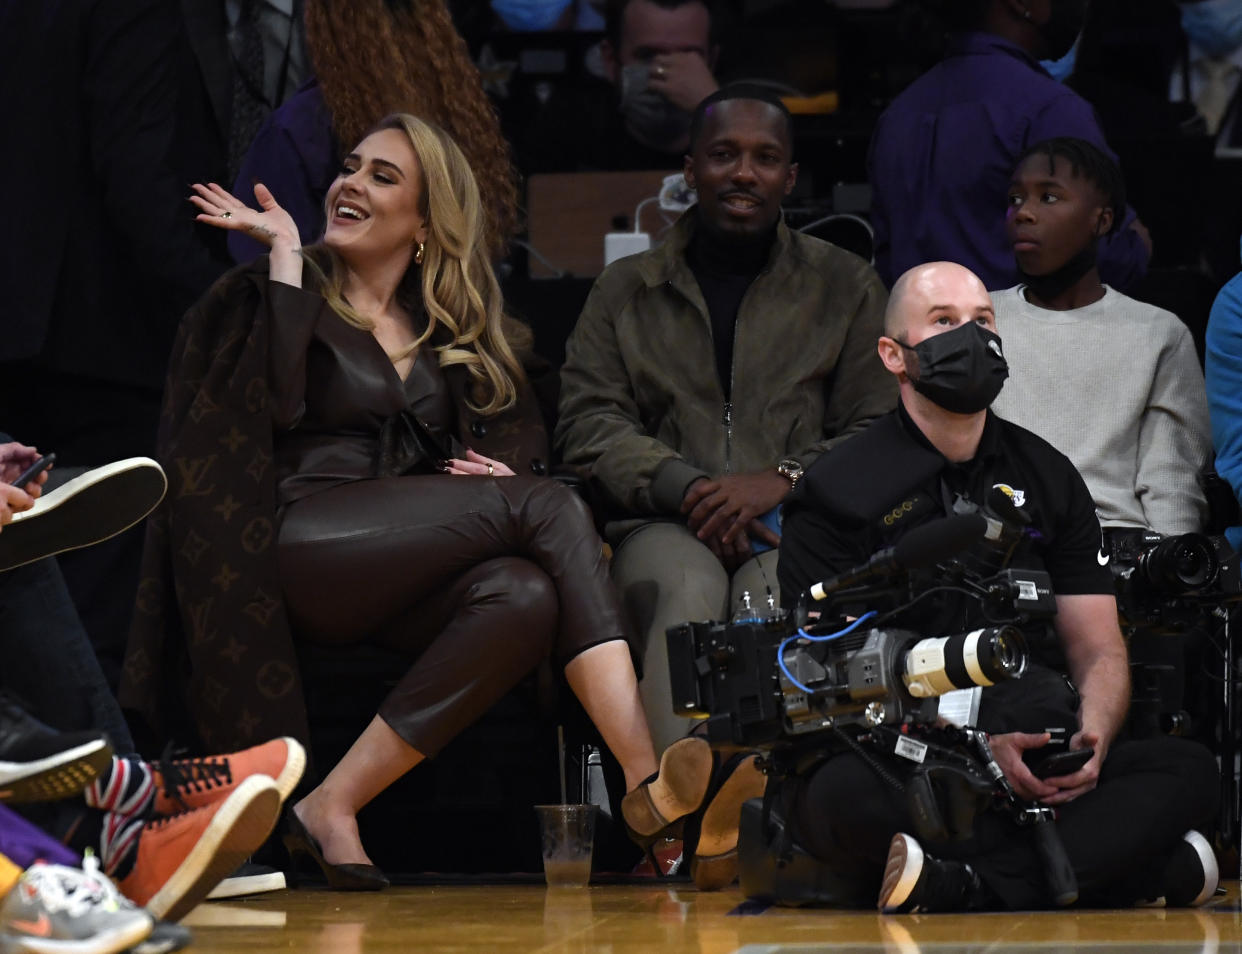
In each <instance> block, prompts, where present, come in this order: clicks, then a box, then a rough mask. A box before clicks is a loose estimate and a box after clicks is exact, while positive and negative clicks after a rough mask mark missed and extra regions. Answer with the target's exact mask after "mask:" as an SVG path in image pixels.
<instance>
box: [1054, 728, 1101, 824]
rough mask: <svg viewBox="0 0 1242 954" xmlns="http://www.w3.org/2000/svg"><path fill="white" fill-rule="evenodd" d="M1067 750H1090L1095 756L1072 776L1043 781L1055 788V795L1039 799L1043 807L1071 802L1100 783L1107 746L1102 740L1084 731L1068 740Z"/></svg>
mask: <svg viewBox="0 0 1242 954" xmlns="http://www.w3.org/2000/svg"><path fill="white" fill-rule="evenodd" d="M1069 748H1070V751H1071V752H1072V751H1074V750H1075V749H1085V748H1092V749H1095V754H1094V755H1093V756H1091V761H1090V762H1088V763H1087V764H1086V765H1084V766H1083V767H1082V768H1080V769H1079V770H1078V771H1077V772H1075V773H1074V774H1072V775H1061V776H1058V777H1056V778H1049V779H1045V780H1044V781H1046V782H1047V783H1048V784H1049V785H1055V786H1056V788H1057V791H1056V794H1054V795H1049V796H1047V797H1044V798H1041V799H1040V801H1042V802H1043V803H1044V804H1045V805H1064V804H1065V803H1066V802H1072V801H1073V800H1074V799H1076V798H1077V797H1078V796H1079V795H1086V794H1087V792H1089V791H1091V790H1092V789H1093V788H1095V787H1096V786H1097V785H1098V784H1099V783H1100V766H1101V765H1103V764H1104V757H1105V756H1106V755H1107V754H1108V746H1106V745H1105V744H1104V740H1103V739H1102V738H1101V737H1100V736H1099V735H1098V734H1097V733H1095V732H1089V731H1085V730H1084V731H1081V732H1077V733H1075V734H1074V737H1073V738H1072V739H1070V744H1069Z"/></svg>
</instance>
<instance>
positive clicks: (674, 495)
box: [651, 457, 708, 513]
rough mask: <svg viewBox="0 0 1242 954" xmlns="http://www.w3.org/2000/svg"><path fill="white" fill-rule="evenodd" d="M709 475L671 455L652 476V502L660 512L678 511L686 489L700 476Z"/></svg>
mask: <svg viewBox="0 0 1242 954" xmlns="http://www.w3.org/2000/svg"><path fill="white" fill-rule="evenodd" d="M707 476H708V474H706V473H704V472H703V471H701V470H699V469H698V468H697V467H691V466H690V465H689V464H687V463H686V462H685V461H684V460H682V459H681V458H680V457H670V458H669V459H668V460H666V461H664V462H663V463H662V464H660V466H659V467H657V468H656V472H655V476H654V477H652V478H651V503H652V504H653V505H654V506H655V508H656V510H658V511H659V512H660V513H677V511H678V510H680V509H681V502H682V500H684V499H685V496H686V489H687V488H688V487H689V486H690V485H691V484H692V483H694V482H695V481H696V480H698V479H699V478H700V477H707Z"/></svg>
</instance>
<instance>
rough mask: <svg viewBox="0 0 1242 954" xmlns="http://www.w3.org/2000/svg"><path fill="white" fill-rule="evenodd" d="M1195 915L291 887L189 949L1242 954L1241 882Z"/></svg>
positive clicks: (726, 895)
mask: <svg viewBox="0 0 1242 954" xmlns="http://www.w3.org/2000/svg"><path fill="white" fill-rule="evenodd" d="M1226 887H1227V888H1228V892H1229V893H1228V895H1227V896H1225V897H1223V898H1219V899H1217V900H1216V901H1215V902H1213V903H1212V904H1210V905H1209V906H1208V907H1205V908H1201V909H1196V910H1184V909H1183V910H1172V909H1170V910H1165V909H1159V908H1138V909H1129V910H1124V911H1072V912H1038V913H1025V914H970V915H957V914H952V915H949V914H940V915H903V916H881V915H878V914H876V913H875V912H855V911H850V912H845V911H832V910H825V909H800V910H799V909H791V908H766V909H764V908H762V907H761V906H758V905H754V904H747V903H745V901H744V899H743V898H742V896H741V894H740V893H739V892H738V890H737V888H736V887H735V888H733V889H731V890H728V891H723V892H718V893H714V894H700V893H699V892H697V891H696V890H695V889H694V887H693V885H689V884H684V885H683V884H677V885H675V886H671V885H658V884H652V885H622V886H611V885H603V886H592V887H590V888H558V889H548V888H545V887H544V886H542V885H535V884H518V885H512V884H510V885H500V886H487V885H451V886H418V887H395V888H390V889H389V890H387V891H384V892H382V893H379V894H343V893H332V892H327V891H313V890H291V891H281V892H277V893H273V894H268V895H262V896H258V897H254V898H249V899H244V900H237V899H231V900H228V901H221V902H208V903H206V904H203V905H200V906H199V907H198V908H196V909H195V910H194V911H192V912H191V913H190V914H189V916H188V917H187V918H186V919H185V922H184V923H185V924H187V925H188V926H190V927H192V928H193V930H194V936H195V941H194V945H193V947H192V948H191V949H190V950H191V951H193V952H195V954H215V952H245V954H261V952H266V951H298V952H303V951H304V952H310V954H363V952H372V951H394V952H395V951H401V952H406V951H409V952H428V951H431V952H476V951H478V952H483V951H487V952H493V951H519V952H525V951H532V952H548V954H552V952H567V954H577V952H582V954H585V952H595V951H601V952H609V954H656V952H658V951H674V952H678V954H732V952H735V951H736V952H739V954H811V952H823V954H919V952H926V954H947V952H965V954H984V952H988V954H994V952H996V954H1054V952H1055V954H1061V952H1070V951H1084V950H1092V951H1110V952H1116V954H1121V952H1126V954H1131V952H1133V954H1148V952H1160V954H1200V952H1202V954H1216V952H1242V904H1240V903H1239V890H1238V882H1236V881H1230V882H1227V884H1226Z"/></svg>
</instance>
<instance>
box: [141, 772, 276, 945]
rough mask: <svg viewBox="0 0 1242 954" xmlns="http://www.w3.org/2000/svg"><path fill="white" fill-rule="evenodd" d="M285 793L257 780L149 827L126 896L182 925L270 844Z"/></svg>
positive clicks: (267, 781)
mask: <svg viewBox="0 0 1242 954" xmlns="http://www.w3.org/2000/svg"><path fill="white" fill-rule="evenodd" d="M280 803H281V797H280V790H279V789H278V788H277V787H276V783H275V782H274V781H272V779H270V778H268V777H267V776H264V775H252V776H251V777H250V778H248V779H246V780H245V781H243V782H242V783H241V784H240V785H238V786H236V787H235V788H234V789H233V791H232V792H230V793H229V795H228V796H227V797H225V798H223V799H220V800H219V801H216V802H215V803H214V804H211V805H207V806H204V807H202V808H194V809H191V810H190V811H186V812H182V813H181V814H179V815H170V816H168V817H166V818H158V819H156V820H155V821H151V822H147V824H146V825H145V826H144V827H143V830H142V837H141V838H140V839H139V841H138V854H137V857H136V858H135V859H134V869H133V871H131V872H130V873H129V875H128V876H127V877H126V878H125V880H123V881H122V882H121V884H120V888H121V891H122V893H123V894H124V895H125V896H126V897H127V898H129V899H130V900H131V901H133V902H134V903H135V904H137V905H140V906H142V907H144V908H146V909H147V910H148V911H150V912H151V914H152V915H153V916H154V917H155V918H156V919H163V920H168V921H178V920H180V919H181V918H182V917H184V916H185V915H186V914H188V913H189V911H190V909H191V908H193V907H194V906H195V905H196V904H198V902H200V901H202V900H203V899H204V898H205V897H207V893H208V892H209V891H210V890H211V889H212V888H214V887H215V886H216V884H217V883H218V882H219V881H220V880H221V879H223V878H226V877H228V875H230V874H232V872H233V871H234V870H235V869H236V868H237V866H238V865H239V864H241V863H242V862H243V861H245V860H246V858H248V857H249V856H250V855H251V854H252V853H253V852H254V851H255V850H257V849H258V847H259V846H260V845H262V844H263V842H265V841H266V840H267V836H268V835H270V834H271V832H272V829H273V828H274V827H275V826H276V819H277V818H279V817H280Z"/></svg>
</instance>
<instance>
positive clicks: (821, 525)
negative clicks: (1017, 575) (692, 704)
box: [777, 404, 1114, 606]
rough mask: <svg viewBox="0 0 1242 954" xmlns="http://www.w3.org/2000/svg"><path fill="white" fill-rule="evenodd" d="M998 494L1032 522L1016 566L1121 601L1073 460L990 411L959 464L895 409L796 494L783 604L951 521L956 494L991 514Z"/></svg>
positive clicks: (784, 559) (785, 540) (827, 460)
mask: <svg viewBox="0 0 1242 954" xmlns="http://www.w3.org/2000/svg"><path fill="white" fill-rule="evenodd" d="M994 488H995V490H994ZM997 491H999V492H1001V493H1004V494H1005V495H1006V496H1008V498H1009V499H1010V500H1011V501H1012V503H1013V504H1014V506H1015V507H1016V508H1017V509H1018V510H1019V511H1020V512H1021V513H1025V514H1026V515H1027V516H1028V517H1029V518H1030V522H1029V526H1028V530H1027V533H1026V537H1025V539H1024V542H1023V544H1022V547H1021V552H1020V554H1019V556H1018V557H1017V558H1015V560H1014V562H1013V564H1012V565H1015V566H1032V565H1035V566H1037V565H1039V563H1042V565H1043V568H1044V569H1046V570H1047V571H1048V574H1049V576H1050V577H1051V579H1052V589H1053V592H1054V593H1055V594H1057V595H1059V596H1068V595H1074V594H1084V593H1106V594H1109V595H1112V594H1113V592H1114V590H1113V580H1112V573H1111V571H1110V570H1109V569H1108V566H1107V560H1105V559H1104V558H1103V553H1102V551H1101V548H1100V542H1101V540H1100V524H1099V521H1098V520H1097V519H1096V515H1095V505H1094V503H1093V502H1092V500H1091V495H1090V493H1088V491H1087V486H1086V484H1085V483H1083V479H1082V477H1081V476H1079V474H1078V471H1077V470H1075V469H1074V465H1073V464H1071V463H1070V461H1069V459H1068V458H1067V457H1066V456H1065V455H1064V454H1062V453H1061V452H1060V451H1058V450H1056V448H1054V447H1053V446H1052V445H1050V444H1049V443H1048V442H1047V441H1045V440H1043V439H1042V438H1040V437H1037V436H1036V435H1034V434H1032V433H1031V432H1030V431H1028V430H1026V429H1024V428H1021V427H1018V426H1017V425H1016V424H1012V423H1010V422H1008V421H1005V420H1002V419H1001V418H999V417H997V416H996V415H994V414H993V413H992V412H991V411H988V413H987V422H986V424H985V425H984V429H983V436H982V438H981V440H980V442H979V450H978V452H977V453H976V454H975V457H974V459H972V460H970V461H968V462H966V463H963V464H953V463H950V462H949V461H948V460H947V459H946V458H945V457H944V456H943V455H942V454H940V453H939V451H937V450H936V449H935V448H934V447H933V446H932V444H931V442H930V441H928V440H927V438H926V437H925V436H924V435H923V433H922V432H921V431H920V430H919V429H918V426H917V425H916V424H915V423H914V421H913V420H912V419H911V418H910V416H909V414H908V413H907V412H906V410H905V407H904V406H902V405H901V404H898V407H897V410H896V411H893V412H892V413H890V414H888V415H885V416H884V417H882V418H879V419H878V420H876V421H874V422H873V423H872V424H871V425H870V426H869V427H868V428H867V429H866V430H865V431H863V432H862V433H861V434H858V435H857V436H855V437H852V438H851V439H850V440H848V441H845V442H844V443H842V444H840V445H838V446H837V447H836V448H834V449H833V450H832V451H831V452H830V453H827V454H824V455H822V456H821V457H820V458H819V459H818V460H817V461H816V462H815V464H814V465H812V466H811V467H810V468H809V470H808V471H807V473H806V475H805V476H804V477H803V478H802V480H801V481H799V483H798V487H797V488H796V490H795V491H794V493H792V494H791V495H790V498H789V500H788V502H787V503H786V505H785V510H784V522H783V526H782V532H781V546H780V555H779V564H778V569H777V575H778V578H779V580H780V588H781V600H782V602H783V603H784V605H786V606H792V605H794V603H795V602H796V601H797V599H798V596H799V595H800V594H801V593H802V592H803V591H804V590H806V589H807V588H808V587H809V586H811V585H812V584H813V583H816V582H819V581H820V580H824V579H826V578H828V577H831V576H833V575H835V574H838V573H841V572H844V571H846V570H849V569H851V568H853V567H856V566H858V565H860V564H862V563H865V562H866V560H867V559H868V558H869V557H870V556H871V555H872V554H873V553H875V552H876V551H877V550H880V549H882V548H884V547H887V546H892V545H893V544H894V543H895V542H896V541H897V540H899V539H901V537H902V536H904V535H905V534H906V533H908V532H909V531H910V530H911V529H913V528H914V527H917V526H920V525H922V524H924V523H927V522H928V521H931V520H936V519H939V518H941V517H944V516H946V515H948V514H950V513H953V512H954V505H955V503H956V502H957V498H958V497H959V496H960V497H962V498H964V499H966V500H969V501H973V502H974V503H975V504H979V505H983V504H985V503H987V502H988V500H989V495H991V494H995V493H996V492H997ZM1032 560H1034V561H1037V562H1034V563H1033V562H1031V561H1032Z"/></svg>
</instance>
